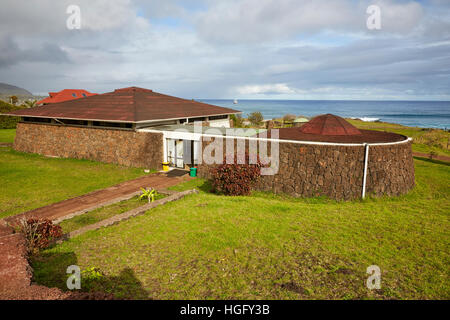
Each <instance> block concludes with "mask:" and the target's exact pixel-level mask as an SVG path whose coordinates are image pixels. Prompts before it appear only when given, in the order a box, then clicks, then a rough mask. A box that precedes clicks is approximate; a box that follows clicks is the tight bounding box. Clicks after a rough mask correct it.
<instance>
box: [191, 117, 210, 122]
mask: <svg viewBox="0 0 450 320" xmlns="http://www.w3.org/2000/svg"><path fill="white" fill-rule="evenodd" d="M205 120H206V118H205V117H199V118H189V120H188V122H189V123H192V122H197V121H205Z"/></svg>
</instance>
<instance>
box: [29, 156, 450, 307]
mask: <svg viewBox="0 0 450 320" xmlns="http://www.w3.org/2000/svg"><path fill="white" fill-rule="evenodd" d="M415 166H416V183H417V186H416V187H415V189H414V190H412V191H411V192H410V193H409V194H407V195H404V196H400V197H394V198H387V197H385V198H368V199H366V200H364V201H358V200H357V201H351V202H336V201H332V200H328V199H324V198H313V199H294V198H291V197H288V196H282V195H273V194H270V193H261V192H255V193H254V194H253V195H252V196H249V197H226V196H220V195H214V194H211V193H208V192H207V191H208V190H209V185H208V184H207V183H206V182H205V181H202V180H200V179H196V180H192V181H189V182H187V183H185V184H183V185H180V186H177V187H175V188H173V189H176V190H183V189H191V188H193V187H197V188H198V189H200V190H201V192H200V194H198V195H190V196H188V197H186V198H184V199H182V200H179V201H176V202H171V203H168V204H166V205H164V206H160V207H157V208H154V209H152V210H150V211H148V212H147V213H146V214H145V215H142V216H139V217H136V218H133V219H130V220H127V221H124V222H122V223H120V224H118V225H115V226H111V227H108V228H102V229H100V230H97V231H92V232H88V233H86V234H83V235H81V236H79V237H77V238H74V239H71V240H69V241H67V242H64V243H63V244H61V245H58V246H56V247H53V248H50V249H47V250H45V251H43V252H42V254H41V255H40V256H38V257H35V258H34V260H33V263H32V265H33V268H34V279H35V280H36V281H37V282H38V283H40V284H44V285H47V286H56V287H59V288H62V289H64V288H65V283H66V277H67V274H66V268H67V266H69V265H72V264H76V265H79V266H80V267H81V268H82V269H85V268H88V267H99V268H100V269H101V270H102V272H103V273H104V277H102V278H101V279H98V280H96V281H94V282H92V281H90V282H89V284H88V286H87V288H86V287H84V289H85V290H87V289H91V290H104V291H107V292H112V293H114V294H116V295H117V296H118V297H123V298H124V297H128V298H130V297H131V298H136V299H147V298H153V299H324V298H325V299H449V298H450V290H449V283H450V282H449V280H450V278H449V275H450V272H449V271H450V270H449V268H448V266H449V262H450V261H449V230H450V228H449V227H450V225H449V213H450V201H449V193H450V190H449V188H448V181H449V178H450V167H449V166H445V165H440V164H435V163H432V162H430V161H421V160H415ZM370 265H378V266H379V267H380V268H381V271H382V282H381V289H380V290H369V289H367V288H366V285H365V282H366V279H367V277H368V276H369V275H368V274H366V269H367V267H368V266H370ZM82 287H83V284H82Z"/></svg>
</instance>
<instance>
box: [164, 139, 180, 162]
mask: <svg viewBox="0 0 450 320" xmlns="http://www.w3.org/2000/svg"><path fill="white" fill-rule="evenodd" d="M167 161H168V162H169V164H170V166H172V167H177V168H184V162H183V140H175V139H167Z"/></svg>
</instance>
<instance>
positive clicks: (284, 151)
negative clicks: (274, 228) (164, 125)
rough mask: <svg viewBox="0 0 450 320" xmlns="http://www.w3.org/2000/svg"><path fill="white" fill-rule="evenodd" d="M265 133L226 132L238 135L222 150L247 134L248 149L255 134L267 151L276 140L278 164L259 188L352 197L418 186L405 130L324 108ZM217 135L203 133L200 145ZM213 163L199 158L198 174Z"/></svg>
mask: <svg viewBox="0 0 450 320" xmlns="http://www.w3.org/2000/svg"><path fill="white" fill-rule="evenodd" d="M266 136H267V137H264V138H262V137H261V136H258V137H256V136H254V137H251V138H248V137H225V136H224V137H223V138H222V139H224V140H230V139H231V140H235V141H234V142H233V143H230V142H227V143H225V142H224V143H223V148H224V149H223V153H224V154H226V153H227V152H229V151H227V150H226V145H227V144H228V145H234V146H236V145H238V141H237V140H244V142H245V147H246V149H247V150H248V148H249V143H250V141H251V140H257V141H258V143H259V144H260V148H261V142H264V144H263V145H267V149H268V150H269V154H270V150H271V148H272V144H273V143H275V144H276V145H275V146H277V147H278V148H274V149H273V150H278V160H277V161H276V158H277V157H274V156H273V155H272V161H274V159H275V161H276V162H277V163H276V167H277V169H278V170H277V171H276V173H275V174H273V175H264V176H261V177H260V179H259V181H258V182H257V183H256V184H255V186H254V188H255V189H257V190H262V191H272V192H274V193H286V194H289V195H292V196H295V197H315V196H326V197H329V198H332V199H336V200H351V199H356V198H361V197H363V196H364V195H374V196H383V195H388V196H397V195H401V194H405V193H407V192H408V191H409V190H411V189H412V188H413V187H414V183H415V182H414V162H413V156H412V149H411V139H410V138H408V137H405V136H403V135H399V134H396V133H391V132H381V131H374V130H361V129H357V128H356V127H354V126H353V125H351V124H350V123H349V122H347V121H346V120H345V119H343V118H341V117H338V116H335V115H332V114H325V115H320V116H317V117H315V118H313V119H312V120H311V121H309V122H308V123H306V124H304V125H303V126H301V127H299V128H295V127H294V128H283V129H278V131H272V130H269V131H267V134H266ZM218 138H220V137H217V136H215V137H204V138H203V141H202V150H204V149H205V148H206V146H207V145H209V144H210V143H212V142H213V141H215V139H218ZM244 142H243V141H240V142H239V143H241V145H242V144H243V143H244ZM275 146H274V147H275ZM234 150H235V148H234ZM234 152H235V151H234ZM202 154H203V152H202ZM215 165H216V164H206V163H204V162H203V163H201V164H199V166H198V175H199V176H200V177H203V178H211V169H212V167H214V166H215Z"/></svg>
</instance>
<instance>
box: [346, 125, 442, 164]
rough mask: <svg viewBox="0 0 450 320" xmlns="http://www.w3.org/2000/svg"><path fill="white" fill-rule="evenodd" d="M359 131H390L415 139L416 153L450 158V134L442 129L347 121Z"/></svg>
mask: <svg viewBox="0 0 450 320" xmlns="http://www.w3.org/2000/svg"><path fill="white" fill-rule="evenodd" d="M346 120H347V121H348V122H350V123H351V124H353V125H354V126H355V127H357V128H359V129H366V130H379V131H390V132H395V133H398V134H402V135H405V136H407V137H411V138H413V145H412V149H413V151H416V152H422V153H428V154H429V153H430V152H435V153H436V154H438V155H444V156H450V149H449V145H450V143H449V141H450V132H448V131H444V130H442V129H424V128H418V127H406V126H402V125H400V124H395V123H386V122H364V121H361V120H353V119H346Z"/></svg>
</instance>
